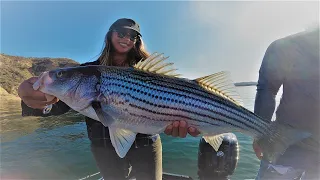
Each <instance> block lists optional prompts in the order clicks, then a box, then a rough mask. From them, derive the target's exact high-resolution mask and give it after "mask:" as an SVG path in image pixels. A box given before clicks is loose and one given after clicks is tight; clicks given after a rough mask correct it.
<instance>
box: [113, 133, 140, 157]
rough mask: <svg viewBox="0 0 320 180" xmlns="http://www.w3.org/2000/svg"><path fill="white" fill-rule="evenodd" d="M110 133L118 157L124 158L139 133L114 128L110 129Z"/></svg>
mask: <svg viewBox="0 0 320 180" xmlns="http://www.w3.org/2000/svg"><path fill="white" fill-rule="evenodd" d="M109 133H110V139H111V143H112V145H113V147H114V148H115V150H116V152H117V154H118V156H119V157H120V158H124V157H125V156H126V154H127V153H128V151H129V149H130V148H131V146H132V144H133V142H134V141H135V139H136V135H137V133H134V132H132V131H129V130H126V129H120V128H114V127H109Z"/></svg>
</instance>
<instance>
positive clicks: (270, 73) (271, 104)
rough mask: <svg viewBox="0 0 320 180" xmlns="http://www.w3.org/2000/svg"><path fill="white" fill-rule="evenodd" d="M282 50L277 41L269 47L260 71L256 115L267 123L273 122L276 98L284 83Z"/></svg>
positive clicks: (255, 107) (255, 106)
mask: <svg viewBox="0 0 320 180" xmlns="http://www.w3.org/2000/svg"><path fill="white" fill-rule="evenodd" d="M281 51H282V49H280V47H279V46H278V44H277V41H275V42H273V43H271V45H270V46H269V47H268V49H267V51H266V53H265V56H264V57H263V60H262V64H261V67H260V70H259V80H258V84H257V93H256V98H255V105H254V113H256V114H257V115H259V116H260V117H262V118H263V119H264V120H266V121H271V118H272V115H273V113H274V110H275V106H276V100H275V97H276V95H277V93H278V90H279V88H280V87H281V85H282V83H283V75H282V74H283V73H284V72H283V71H284V69H283V68H282V67H283V65H282V62H283V61H282V58H284V57H283V56H282V55H281V54H282V53H281Z"/></svg>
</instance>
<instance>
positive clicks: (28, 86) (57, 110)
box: [18, 77, 70, 117]
mask: <svg viewBox="0 0 320 180" xmlns="http://www.w3.org/2000/svg"><path fill="white" fill-rule="evenodd" d="M37 79H38V77H32V78H29V79H27V80H25V81H24V82H22V83H21V84H20V86H19V88H18V94H19V96H20V98H21V110H22V112H21V115H22V116H42V117H46V116H52V115H61V114H64V113H66V112H68V111H69V110H70V107H69V106H67V105H66V104H65V103H64V102H62V101H58V99H57V98H54V99H53V100H52V101H47V99H46V97H45V94H44V93H42V92H40V91H35V90H34V89H33V87H32V85H33V83H34V82H35V81H36V80H37ZM49 104H52V109H51V111H50V112H49V113H48V114H43V112H42V111H43V109H44V108H45V106H46V105H49Z"/></svg>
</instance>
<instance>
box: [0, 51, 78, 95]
mask: <svg viewBox="0 0 320 180" xmlns="http://www.w3.org/2000/svg"><path fill="white" fill-rule="evenodd" d="M76 65H79V63H78V62H76V61H74V60H72V59H68V58H48V57H44V58H34V57H21V56H11V55H6V54H0V86H1V88H0V92H2V93H1V94H5V92H4V90H5V91H6V92H8V93H9V94H11V95H14V96H17V95H18V93H17V89H18V86H19V84H20V83H21V82H22V81H24V80H26V79H28V78H30V77H32V76H38V75H40V74H41V73H42V72H43V71H47V70H52V69H55V68H59V67H70V66H76Z"/></svg>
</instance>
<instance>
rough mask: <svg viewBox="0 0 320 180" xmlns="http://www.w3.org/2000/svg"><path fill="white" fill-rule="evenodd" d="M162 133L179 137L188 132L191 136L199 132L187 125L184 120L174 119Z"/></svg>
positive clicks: (184, 135)
mask: <svg viewBox="0 0 320 180" xmlns="http://www.w3.org/2000/svg"><path fill="white" fill-rule="evenodd" d="M164 133H165V134H166V135H171V136H173V137H177V136H179V137H181V138H184V137H186V136H187V133H189V134H190V135H191V136H193V137H196V136H198V135H199V134H200V132H199V131H198V130H197V129H196V128H194V127H188V124H187V122H186V121H175V122H174V123H172V124H171V125H169V126H167V128H166V129H165V131H164Z"/></svg>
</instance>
